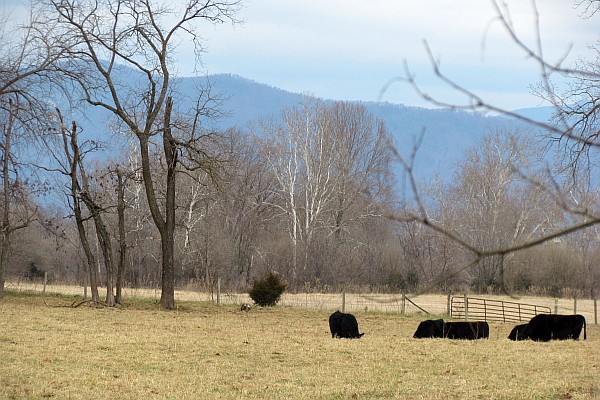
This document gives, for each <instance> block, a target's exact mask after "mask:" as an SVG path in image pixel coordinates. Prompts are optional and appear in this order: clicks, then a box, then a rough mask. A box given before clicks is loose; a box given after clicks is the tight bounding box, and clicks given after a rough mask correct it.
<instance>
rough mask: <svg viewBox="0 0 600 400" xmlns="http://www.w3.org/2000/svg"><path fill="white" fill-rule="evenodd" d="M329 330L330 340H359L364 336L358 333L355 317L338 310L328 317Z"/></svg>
mask: <svg viewBox="0 0 600 400" xmlns="http://www.w3.org/2000/svg"><path fill="white" fill-rule="evenodd" d="M329 330H330V331H331V337H332V338H334V337H338V338H347V339H359V338H360V337H362V335H364V333H358V322H357V321H356V317H355V316H354V315H352V314H345V313H342V312H340V311H339V310H338V311H336V312H334V313H333V314H331V315H330V316H329Z"/></svg>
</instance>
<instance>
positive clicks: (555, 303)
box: [554, 299, 558, 314]
mask: <svg viewBox="0 0 600 400" xmlns="http://www.w3.org/2000/svg"><path fill="white" fill-rule="evenodd" d="M554 314H558V299H554Z"/></svg>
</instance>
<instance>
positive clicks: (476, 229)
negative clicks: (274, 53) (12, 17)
mask: <svg viewBox="0 0 600 400" xmlns="http://www.w3.org/2000/svg"><path fill="white" fill-rule="evenodd" d="M105 3H106V4H105ZM112 3H118V4H120V5H121V8H118V9H111V12H107V10H108V8H110V7H111V5H110V2H103V1H99V2H96V6H95V8H87V7H89V4H87V3H86V2H80V1H72V2H57V1H52V0H42V1H40V2H39V4H37V5H36V6H35V7H36V8H35V12H33V13H32V17H31V18H32V19H31V20H30V21H29V23H28V24H26V25H25V26H23V27H21V28H20V29H21V31H19V35H12V34H11V35H9V34H8V32H4V33H3V34H2V35H1V36H0V44H2V45H1V46H0V65H1V66H2V68H3V71H2V73H1V74H0V134H1V137H0V142H1V148H0V152H1V161H2V163H1V165H2V166H1V176H2V180H1V182H2V186H1V188H0V189H1V190H0V193H1V194H2V198H1V200H0V212H1V219H2V225H1V226H2V237H1V243H0V244H1V246H0V250H1V252H0V257H1V258H0V261H1V263H0V284H1V289H0V293H2V292H3V290H4V287H5V285H6V282H18V281H21V280H30V279H39V277H40V276H43V275H44V274H45V273H47V276H48V278H49V279H50V280H51V281H53V282H57V283H58V282H60V283H70V284H78V285H88V286H90V287H91V288H92V291H94V289H95V290H96V292H97V287H98V286H106V287H107V288H108V294H107V303H108V304H114V302H119V301H120V289H121V288H123V287H154V288H161V289H162V290H163V297H162V298H161V304H162V305H163V307H165V308H172V298H171V299H169V296H168V294H165V290H166V289H165V288H167V289H168V290H172V289H173V288H175V287H176V288H188V289H193V290H214V285H215V283H216V281H217V279H219V280H220V282H221V285H222V287H223V288H224V290H229V291H236V292H237V291H239V292H244V291H247V290H248V289H249V287H250V285H251V283H252V282H253V280H254V279H257V278H260V277H263V276H264V275H265V274H267V273H269V272H274V273H276V274H278V275H280V276H281V277H282V278H283V279H284V280H285V281H286V282H287V284H288V290H290V291H294V292H303V291H324V292H327V291H338V290H341V288H345V289H346V290H350V291H362V292H365V291H377V292H391V293H406V292H411V293H414V292H419V293H423V292H443V293H449V292H457V291H461V292H462V291H467V292H472V293H497V292H505V293H506V292H509V293H535V294H542V295H550V296H567V295H569V296H572V295H575V296H579V297H596V296H597V293H598V290H599V289H600V264H599V263H598V260H600V240H599V239H600V232H599V231H598V221H599V220H598V200H599V195H600V193H599V191H598V185H597V184H598V181H597V179H596V178H597V177H595V174H594V172H595V170H594V168H596V167H595V161H596V159H595V158H596V153H597V149H598V142H597V139H598V125H597V120H596V117H597V115H598V112H599V108H598V86H597V82H598V79H597V78H598V73H597V71H598V65H599V64H598V59H596V60H595V62H591V63H589V64H581V65H579V66H578V68H583V72H585V73H582V72H581V71H582V70H580V69H570V70H569V71H570V72H571V76H570V77H571V78H572V82H573V86H572V87H571V89H569V90H566V91H565V92H563V93H561V94H560V95H561V97H560V99H561V101H560V102H559V101H558V100H556V97H554V99H555V100H556V102H555V104H560V105H561V106H562V107H557V108H556V109H555V117H554V119H553V121H552V123H550V124H546V123H544V124H541V123H534V124H530V125H527V124H521V125H519V127H518V128H506V129H493V130H490V131H488V132H483V133H482V137H481V139H480V140H478V141H477V142H475V143H474V144H473V145H472V146H471V147H469V148H468V149H467V150H466V151H465V152H464V153H462V154H461V156H460V162H458V163H457V165H456V166H455V168H454V169H453V171H452V174H451V179H442V178H439V179H436V178H432V179H430V180H427V181H417V180H415V178H414V177H415V174H414V171H413V165H414V158H415V156H416V155H417V154H418V153H419V143H420V140H422V137H421V136H419V135H416V136H415V137H411V138H407V137H404V136H399V135H397V134H396V132H394V131H390V130H388V128H387V127H386V124H385V121H383V120H380V119H378V118H375V117H374V116H373V115H372V114H370V113H369V112H368V111H367V109H366V108H365V107H364V106H363V105H361V104H358V103H351V102H337V101H323V100H320V99H317V98H312V97H309V96H306V97H304V98H303V99H302V100H301V101H300V102H299V103H298V104H297V105H295V106H293V107H287V108H285V109H284V110H283V111H282V112H281V114H279V115H273V116H271V117H270V118H260V119H257V120H255V121H253V122H252V123H251V124H248V125H244V126H231V127H228V128H226V129H219V130H216V129H213V128H211V126H212V125H211V124H210V123H209V121H211V120H213V119H218V118H219V117H221V116H222V113H223V112H224V111H223V110H222V109H221V108H220V107H219V106H220V104H221V103H222V100H223V99H222V98H220V97H219V96H217V95H215V94H214V93H211V91H210V85H208V86H205V87H198V89H197V91H196V92H195V94H196V97H195V98H191V99H190V98H188V97H187V96H181V95H178V93H180V92H178V88H177V86H176V85H175V84H174V82H175V80H174V77H173V76H171V75H172V74H173V72H172V69H173V67H172V64H170V62H172V60H170V54H171V53H170V51H171V50H172V46H173V43H172V42H170V40H174V39H172V37H171V35H162V34H159V33H160V32H179V33H181V34H187V35H192V38H191V39H190V40H194V39H198V37H197V36H194V35H198V32H197V31H196V30H194V29H192V28H191V27H190V26H187V25H185V24H187V23H189V22H190V21H192V22H196V20H197V22H202V21H206V20H209V21H210V22H212V23H219V22H228V21H233V20H234V19H235V18H234V16H235V12H236V11H237V8H238V6H239V2H238V1H225V2H211V1H208V2H207V1H203V2H194V1H192V2H191V4H192V8H191V9H188V12H190V10H194V8H193V7H197V9H195V13H192V14H186V15H185V16H184V17H181V20H180V22H181V24H177V23H175V24H174V25H172V27H171V28H169V25H168V24H169V23H172V20H173V17H174V16H176V15H177V14H170V13H166V12H165V13H164V14H163V13H162V12H159V10H162V9H158V8H157V9H156V10H153V9H152V8H150V7H149V6H148V7H146V8H143V7H142V4H146V5H147V4H148V3H147V2H137V1H133V2H130V1H120V0H119V1H117V2H112ZM593 3H594V2H592V4H593ZM103 7H108V8H105V9H104V8H103ZM163 11H164V10H163ZM120 13H122V14H120ZM132 15H136V16H137V18H130V16H132ZM92 16H94V17H95V18H91V17H92ZM151 16H152V18H150V17H151ZM163 17H164V18H163ZM152 21H153V22H152ZM157 21H158V22H157ZM161 24H164V25H161ZM182 26H186V28H185V29H184V28H182ZM178 29H180V30H181V31H178ZM153 30H154V31H153ZM125 33H127V34H125ZM598 54H600V53H598ZM123 66H127V68H128V69H126V70H123ZM556 68H560V67H556ZM123 71H125V72H123ZM559 72H560V71H559ZM543 87H544V86H542V88H543ZM548 88H550V87H548ZM582 88H585V89H586V91H583V90H582ZM584 92H585V95H581V93H584ZM554 94H556V93H554ZM540 95H541V96H548V92H543V90H541V93H540ZM50 99H53V100H50ZM586 99H587V101H584V100H586ZM590 99H591V100H590ZM565 104H575V106H569V107H566V106H565ZM98 110H102V111H103V112H106V111H108V114H109V116H110V118H107V119H106V121H104V122H105V123H104V125H103V126H102V127H101V128H100V129H98V128H94V129H90V128H89V127H88V128H86V126H88V125H86V120H87V119H88V118H92V116H93V115H94V113H96V112H98ZM232 112H233V113H235V110H232ZM522 122H523V121H522ZM525 122H529V121H525ZM423 128H425V127H423ZM425 134H426V133H425ZM555 151H556V154H559V157H550V154H554V152H555ZM444 172H446V171H444ZM96 296H97V294H96ZM170 302H171V303H170Z"/></svg>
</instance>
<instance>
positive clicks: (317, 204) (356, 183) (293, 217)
mask: <svg viewBox="0 0 600 400" xmlns="http://www.w3.org/2000/svg"><path fill="white" fill-rule="evenodd" d="M282 120H283V123H282V124H281V125H278V124H276V123H274V122H271V123H267V124H263V131H264V135H265V136H264V137H265V140H264V143H263V148H264V157H265V159H266V160H267V163H268V165H269V166H270V167H271V168H272V170H273V173H274V174H275V177H276V179H277V183H278V187H277V190H276V191H275V192H274V195H275V196H274V198H273V203H272V205H273V206H274V207H276V208H278V209H279V210H280V211H281V213H282V215H284V219H287V221H288V224H287V225H288V231H289V235H290V238H291V240H292V250H293V253H292V271H291V275H292V285H295V284H296V278H297V276H298V273H299V272H303V273H305V272H306V270H307V268H308V266H309V265H308V264H309V254H310V249H311V247H312V245H313V243H315V238H316V235H317V234H318V233H320V232H321V233H323V234H324V235H325V237H326V236H327V235H331V234H335V235H337V236H339V235H340V234H341V232H342V231H343V230H344V229H346V228H347V224H348V223H349V221H352V220H353V219H360V218H366V217H372V216H374V211H375V209H376V207H375V204H379V203H378V202H377V200H379V199H380V198H381V197H379V195H380V194H381V193H383V189H382V188H383V187H385V184H386V183H387V182H386V177H387V176H388V174H389V156H390V154H389V152H388V150H389V149H388V147H387V143H388V137H387V132H386V130H385V128H384V126H383V124H382V123H381V122H380V121H376V120H375V119H374V118H373V117H371V116H370V115H368V113H367V112H366V110H365V109H364V108H363V107H361V106H358V105H352V104H346V103H335V104H333V105H332V106H327V105H326V104H324V103H323V102H321V101H319V100H317V99H313V98H306V99H305V101H304V103H303V104H302V106H301V108H297V109H291V110H287V111H285V112H284V113H283V115H282ZM352 207H354V208H355V209H354V213H353V214H352V215H350V213H349V210H351V209H352ZM323 239H324V238H320V239H319V240H320V241H321V242H323ZM322 244H323V243H321V245H322ZM300 251H301V252H300ZM315 253H322V251H320V252H318V251H317V252H315Z"/></svg>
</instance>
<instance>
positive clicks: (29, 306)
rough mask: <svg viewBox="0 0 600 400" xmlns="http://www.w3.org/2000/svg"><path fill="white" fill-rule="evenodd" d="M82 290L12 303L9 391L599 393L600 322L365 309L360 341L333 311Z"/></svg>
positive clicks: (80, 395)
mask: <svg viewBox="0 0 600 400" xmlns="http://www.w3.org/2000/svg"><path fill="white" fill-rule="evenodd" d="M73 300H74V298H73V297H72V296H55V295H53V296H39V295H36V296H28V295H23V294H22V293H21V294H19V295H10V294H9V295H7V296H6V297H5V298H4V299H3V300H2V301H0V359H1V360H2V363H0V398H7V399H11V398H15V399H40V398H60V399H63V398H65V399H66V398H69V399H90V398H103V397H107V396H110V397H113V398H119V399H241V398H243V399H356V398H357V399H361V398H362V399H397V398H407V399H413V398H418V399H464V398H470V399H476V398H482V399H483V398H485V399H489V398H493V399H566V398H568V399H590V398H598V397H599V396H600V381H599V380H598V377H599V376H600V340H599V339H598V337H600V329H599V328H598V326H595V325H588V340H587V341H583V340H582V341H563V342H550V343H534V342H530V341H528V342H511V341H509V340H508V339H506V337H507V335H508V333H509V332H510V329H511V328H512V325H510V324H491V333H490V339H489V340H479V341H449V340H442V339H427V340H417V339H413V338H412V335H413V333H414V331H415V329H416V327H417V325H418V323H419V321H420V320H421V319H422V318H417V317H403V316H399V315H396V314H389V313H387V314H384V313H377V312H368V313H360V312H356V313H355V315H356V316H357V318H358V321H359V326H360V331H361V332H365V336H364V337H363V338H362V339H359V340H346V339H342V340H339V339H332V338H331V335H330V333H329V326H328V322H327V319H328V317H329V311H324V310H311V309H301V308H291V307H270V308H257V307H253V308H252V309H251V311H250V312H247V313H246V312H240V311H239V308H238V306H233V305H231V306H221V307H218V306H216V305H213V304H211V303H201V302H193V301H190V302H183V301H182V302H178V303H177V304H178V309H177V310H176V311H172V312H166V311H161V310H160V309H159V307H158V304H157V302H156V301H155V300H151V299H150V300H149V299H133V300H132V299H128V300H127V301H126V303H125V305H124V306H121V307H119V308H117V309H104V308H91V307H89V306H81V307H77V308H71V307H69V305H70V304H71V303H72V302H73Z"/></svg>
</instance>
